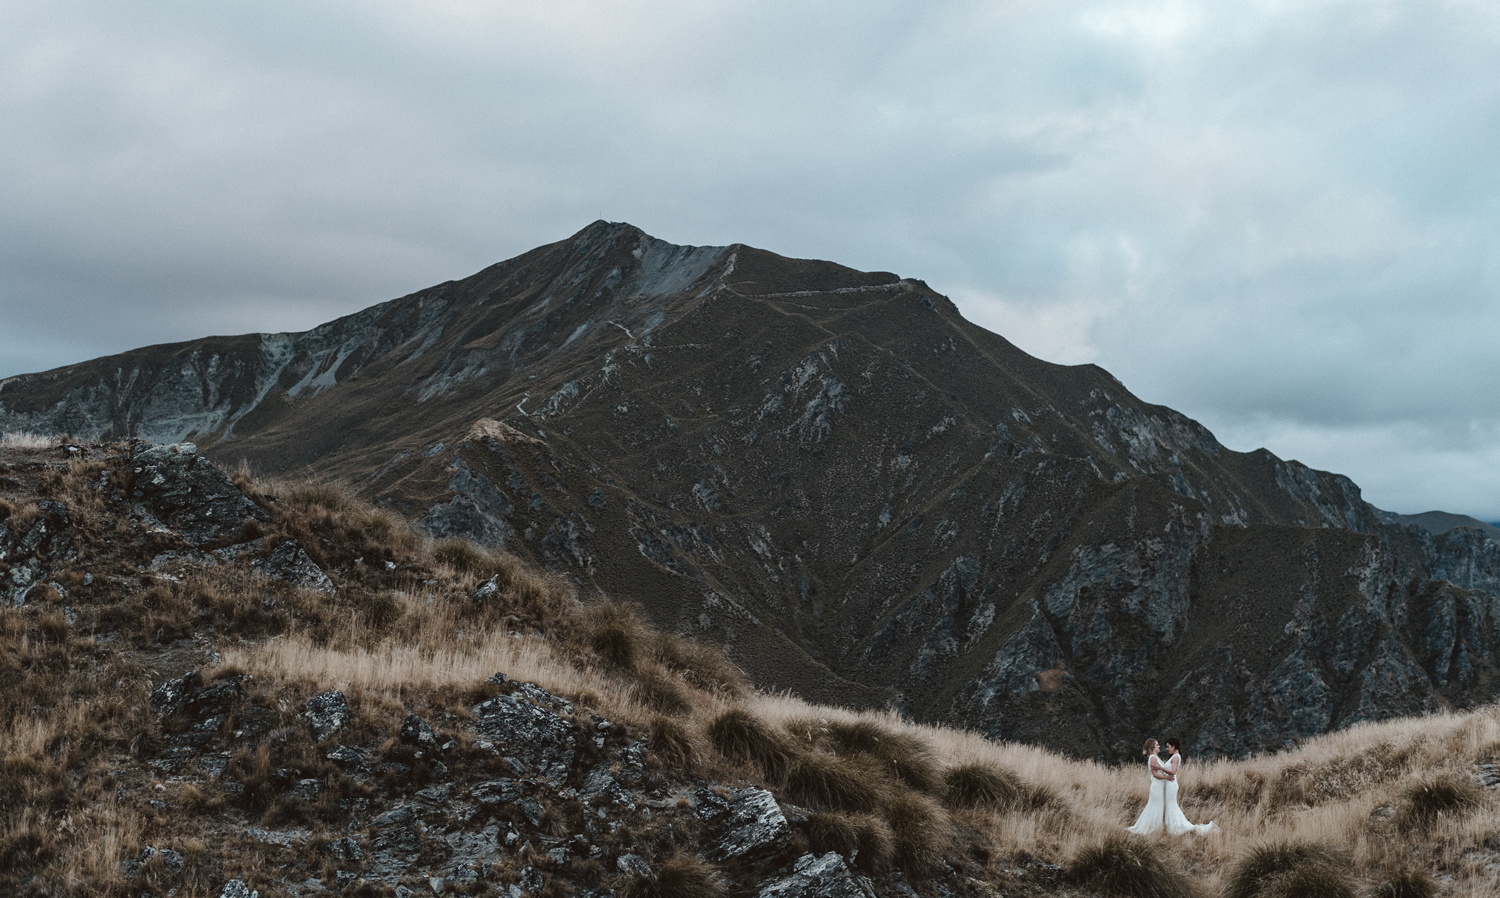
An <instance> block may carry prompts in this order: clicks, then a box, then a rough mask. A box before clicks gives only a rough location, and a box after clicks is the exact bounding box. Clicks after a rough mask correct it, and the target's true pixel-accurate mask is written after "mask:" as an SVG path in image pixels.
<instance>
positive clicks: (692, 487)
mask: <svg viewBox="0 0 1500 898" xmlns="http://www.w3.org/2000/svg"><path fill="white" fill-rule="evenodd" d="M0 427H3V428H4V429H5V430H9V431H20V430H34V431H45V432H53V433H61V432H66V433H74V434H86V435H90V436H96V437H104V438H113V437H124V436H139V437H144V438H147V439H151V440H156V441H161V442H173V441H178V440H184V439H191V440H193V441H195V442H197V443H198V444H200V445H201V446H202V447H203V450H204V451H205V453H206V454H208V455H209V456H210V457H212V458H215V459H218V460H220V461H221V462H224V463H226V464H234V463H236V462H238V461H240V460H245V461H246V462H248V464H249V465H250V466H251V467H252V468H254V469H256V470H260V471H263V472H276V471H298V472H305V471H308V470H309V469H310V470H312V471H314V472H316V473H317V474H319V475H320V476H324V477H328V478H333V479H338V480H342V481H345V482H348V483H350V484H354V485H355V486H356V487H357V488H358V490H359V491H360V493H361V494H362V495H363V496H365V497H367V498H370V499H372V500H375V501H377V502H380V503H381V504H385V505H388V506H390V507H393V508H395V509H398V510H400V511H402V512H404V513H406V514H408V515H410V516H413V517H416V518H419V519H420V520H421V522H422V524H423V525H424V526H425V527H426V528H427V529H428V530H429V531H430V532H432V533H434V534H436V535H440V536H441V535H454V534H461V535H466V536H471V537H473V538H474V539H476V540H478V541H480V542H482V543H484V544H486V545H489V546H492V547H500V548H504V549H507V550H509V551H512V552H515V553H517V554H518V555H521V556H523V557H527V558H530V559H533V560H535V561H537V562H539V563H541V564H544V565H546V566H547V567H549V568H551V569H553V570H555V571H558V572H562V573H565V574H567V575H568V576H571V577H572V578H574V579H575V580H576V581H577V582H578V583H580V584H582V585H583V586H584V587H585V589H586V590H587V589H588V588H597V589H599V590H602V591H605V592H608V593H610V594H612V595H615V596H619V597H624V598H630V599H633V600H634V601H637V602H639V603H640V604H641V605H642V606H643V607H644V609H645V610H646V612H647V613H648V614H649V616H650V617H651V618H652V619H653V620H654V621H655V622H656V623H657V624H658V625H661V626H663V627H665V628H668V629H672V630H677V631H683V632H692V633H696V634H700V635H702V636H704V637H706V638H709V639H712V640H714V641H716V642H718V643H719V644H721V645H723V646H725V647H727V649H728V650H729V652H730V653H731V655H732V656H733V657H734V658H735V659H736V660H737V661H738V662H739V663H741V664H742V665H743V666H744V667H745V668H746V669H747V670H748V671H749V672H750V673H751V675H752V676H753V677H754V678H755V680H756V682H757V683H758V684H760V685H762V686H764V687H766V688H770V689H778V688H784V689H791V690H793V691H795V692H797V693H799V694H801V695H803V696H805V697H807V698H808V699H810V700H815V701H822V702H828V703H837V704H844V705H852V706H857V707H872V706H873V707H879V706H892V707H895V708H897V709H899V710H901V711H902V712H903V713H905V714H907V715H910V716H912V717H914V718H917V719H919V720H926V721H941V722H950V723H959V724H963V725H966V726H970V727H972V728H975V729H979V730H982V731H983V732H985V733H987V734H989V735H991V736H993V737H996V738H1001V739H1014V740H1022V741H1029V742H1038V743H1043V744H1046V745H1049V746H1052V747H1055V748H1058V749H1062V750H1065V751H1068V752H1071V753H1074V754H1076V755H1082V756H1092V757H1124V756H1126V755H1128V754H1130V753H1131V752H1132V751H1133V746H1135V745H1138V744H1139V743H1140V741H1141V738H1143V735H1144V734H1160V733H1163V732H1165V731H1168V730H1170V731H1176V732H1178V733H1180V734H1182V735H1183V736H1185V737H1187V738H1188V739H1189V740H1190V741H1191V742H1192V743H1193V744H1194V745H1196V746H1198V748H1199V750H1200V751H1209V752H1217V753H1224V754H1231V755H1244V754H1246V753H1248V752H1252V751H1260V750H1266V749H1271V748H1275V747H1279V746H1282V745H1285V744H1287V743H1289V742H1292V741H1295V740H1297V739H1299V738H1302V737H1305V736H1308V735H1312V734H1315V733H1321V732H1324V731H1327V730H1330V729H1336V728H1339V727H1343V726H1347V725H1348V724H1351V723H1354V722H1357V721H1362V720H1372V719H1380V718H1385V717H1390V716H1394V715H1400V714H1410V713H1419V712H1422V711H1427V710H1434V709H1438V708H1445V707H1467V706H1470V705H1474V704H1478V703H1483V702H1487V701H1489V700H1491V699H1492V697H1493V695H1494V693H1495V686H1496V684H1497V682H1500V679H1497V675H1496V667H1495V665H1496V660H1497V652H1500V602H1497V599H1496V595H1497V594H1500V546H1497V544H1496V543H1495V542H1494V541H1493V540H1491V539H1490V538H1489V537H1488V536H1487V535H1486V534H1485V533H1484V532H1482V531H1481V530H1478V529H1474V528H1463V527H1460V528H1457V529H1453V530H1449V531H1447V532H1444V533H1441V534H1434V533H1432V532H1430V531H1428V530H1426V529H1423V528H1422V527H1420V526H1414V525H1406V524H1401V523H1386V522H1385V521H1384V520H1383V519H1382V513H1381V512H1380V511H1379V510H1378V509H1375V508H1374V507H1373V506H1371V505H1369V504H1368V503H1366V502H1364V501H1363V500H1362V499H1361V497H1360V494H1359V490H1358V487H1356V486H1355V484H1354V483H1353V482H1352V481H1350V480H1349V479H1348V478H1346V477H1343V476H1340V475H1337V474H1330V473H1327V472H1321V471H1314V470H1312V469H1309V468H1307V467H1306V466H1304V465H1301V464H1299V463H1297V462H1294V461H1284V460H1282V459H1278V458H1276V457H1275V456H1274V455H1272V454H1271V453H1269V452H1267V451H1265V450H1258V451H1255V452H1250V453H1240V452H1234V451H1231V450H1228V449H1226V448H1225V447H1223V446H1221V445H1219V443H1218V441H1217V440H1215V439H1214V437H1213V435H1212V434H1211V433H1209V432H1208V431H1207V430H1206V429H1205V428H1203V427H1202V426H1201V425H1199V424H1197V423H1196V422H1194V421H1192V420H1190V419H1188V418H1186V417H1184V416H1183V415H1181V414H1179V413H1177V412H1174V411H1172V410H1171V409H1168V408H1163V407H1161V406H1154V405H1150V404H1148V403H1144V402H1142V401H1140V400H1139V399H1138V398H1136V397H1135V396H1133V395H1131V394H1130V392H1129V391H1128V390H1127V389H1126V388H1125V387H1124V386H1123V385H1122V384H1120V383H1119V382H1118V381H1117V380H1115V379H1114V378H1113V377H1112V376H1110V375H1109V374H1108V373H1107V372H1106V371H1104V370H1102V369H1100V368H1098V367H1096V366H1092V365H1082V366H1059V365H1052V364H1049V363H1046V362H1043V361H1040V360H1038V359H1035V358H1032V357H1031V356H1028V355H1027V354H1026V353H1024V352H1022V351H1021V350H1019V349H1017V348H1016V347H1015V346H1013V345H1012V344H1010V343H1009V342H1007V341H1006V340H1005V339H1004V338H1002V337H1000V336H998V335H996V334H993V333H990V332H988V331H986V330H984V329H983V328H980V327H978V326H976V325H974V324H973V323H971V322H968V321H966V320H964V319H963V317H962V316H961V315H960V314H959V313H958V310H957V309H956V308H955V307H954V306H953V304H952V303H951V302H950V301H948V300H947V298H945V297H943V296H942V295H940V294H938V293H937V292H935V291H933V290H932V289H931V288H929V287H928V286H927V285H926V284H924V283H922V282H921V281H916V280H910V279H905V278H901V277H898V276H897V275H894V274H890V273H886V272H859V271H854V270H852V269H849V268H845V267H843V266H839V265H836V264H833V263H830V262H820V261H809V260H799V259H788V258H784V257H781V256H778V255H775V254H773V253H769V252H766V251H763V250H758V249H754V248H752V247H748V246H743V245H734V246H728V247H684V246H675V245H672V244H669V243H665V242H663V241H660V240H656V239H654V238H652V237H650V236H648V235H646V234H644V233H643V232H641V231H640V230H638V229H636V228H634V227H631V226H629V225H624V224H611V223H606V222H596V223H594V224H592V225H590V226H589V227H587V228H585V229H584V230H582V231H580V232H579V233H578V234H576V235H574V236H573V237H571V238H569V239H568V240H564V241H561V242H559V243H554V244H550V245H547V246H543V247H539V248H537V249H535V250H532V251H530V252H528V253H525V254H523V255H521V256H518V257H516V258H514V259H511V260H509V261H506V262H502V263H499V264H497V265H494V266H492V267H490V268H487V269H485V270H484V271H481V272H479V273H477V274H475V275H473V276H471V277H468V278H466V279H464V280H461V281H450V282H448V283H444V284H440V285H438V286H435V287H432V288H430V289H427V290H423V291H420V292H418V293H415V294H412V295H411V296H407V297H403V298H401V299H397V300H392V301H390V302H386V303H383V304H380V305H377V306H373V307H371V308H369V309H367V310H365V311H363V312H360V313H357V314H355V315H351V316H348V317H346V318H341V319H338V320H336V321H333V322H330V323H328V324H325V325H322V326H320V327H317V328H314V329H313V330H311V331H307V332H305V333H300V334H262V335H249V336H240V337H215V338H206V339H203V340H198V341H193V342H189V343H182V344H173V345H165V346H155V347H148V348H146V349H141V350H137V351H134V352H129V353H124V354H121V355H117V356H111V357H108V358H103V359H98V360H94V361H91V362H85V363H82V364H79V365H73V366H69V367H65V368H60V369H57V370H54V371H50V372H45V373H41V374H34V375H25V376H21V377H14V378H9V379H7V380H5V381H3V382H0Z"/></svg>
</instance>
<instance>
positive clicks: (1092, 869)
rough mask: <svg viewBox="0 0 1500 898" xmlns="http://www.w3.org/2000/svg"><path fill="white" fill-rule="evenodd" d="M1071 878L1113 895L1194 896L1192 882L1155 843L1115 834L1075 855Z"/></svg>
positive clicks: (1125, 897)
mask: <svg viewBox="0 0 1500 898" xmlns="http://www.w3.org/2000/svg"><path fill="white" fill-rule="evenodd" d="M1064 875H1065V876H1066V877H1067V879H1069V880H1070V881H1072V882H1074V883H1076V884H1078V885H1080V886H1083V887H1084V888H1087V889H1090V890H1092V891H1095V892H1098V893H1099V894H1100V895H1107V896H1110V898H1192V895H1193V888H1192V883H1191V881H1190V880H1189V879H1188V878H1187V876H1186V875H1184V874H1183V872H1182V870H1181V868H1179V867H1178V866H1177V865H1176V864H1174V863H1173V862H1172V861H1171V860H1170V859H1169V856H1168V855H1167V854H1166V853H1165V852H1163V851H1162V850H1161V848H1160V847H1158V846H1157V845H1156V844H1155V843H1153V842H1150V841H1147V840H1145V839H1140V838H1136V837H1134V836H1128V835H1125V834H1124V833H1116V834H1114V835H1110V836H1106V837H1105V839H1104V841H1102V842H1100V843H1098V844H1097V845H1089V846H1086V847H1085V848H1083V849H1082V850H1080V851H1079V852H1078V853H1077V854H1075V855H1074V856H1073V857H1072V858H1071V859H1070V860H1069V861H1068V863H1067V865H1066V867H1065V868H1064Z"/></svg>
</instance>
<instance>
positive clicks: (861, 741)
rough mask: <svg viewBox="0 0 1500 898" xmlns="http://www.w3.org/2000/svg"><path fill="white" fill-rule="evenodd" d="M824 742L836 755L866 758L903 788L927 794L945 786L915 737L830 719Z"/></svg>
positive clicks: (929, 752)
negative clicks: (863, 756) (844, 754)
mask: <svg viewBox="0 0 1500 898" xmlns="http://www.w3.org/2000/svg"><path fill="white" fill-rule="evenodd" d="M826 729H827V733H828V741H829V742H831V743H832V745H833V746H834V748H835V750H837V751H839V752H844V753H849V752H859V753H862V754H866V755H869V756H870V757H871V758H873V759H874V760H875V761H877V762H878V763H879V764H880V766H881V767H883V768H884V769H885V770H886V772H888V773H889V774H890V775H891V776H892V777H894V778H895V779H896V780H897V781H899V782H901V783H903V784H905V785H906V786H907V787H909V788H912V789H916V790H917V791H919V792H926V793H928V794H930V795H935V794H940V793H941V792H942V791H943V790H944V789H945V788H946V787H945V785H944V781H943V776H942V774H941V772H940V771H939V769H938V765H937V760H936V759H935V758H934V757H933V755H932V748H931V746H929V745H928V744H927V743H926V742H925V741H923V740H922V739H921V738H919V737H918V736H916V735H914V734H912V733H908V732H904V731H902V730H899V729H895V728H893V727H890V726H886V725H884V724H881V723H879V722H877V721H874V720H869V719H861V720H834V721H830V722H829V723H828V725H827V728H826Z"/></svg>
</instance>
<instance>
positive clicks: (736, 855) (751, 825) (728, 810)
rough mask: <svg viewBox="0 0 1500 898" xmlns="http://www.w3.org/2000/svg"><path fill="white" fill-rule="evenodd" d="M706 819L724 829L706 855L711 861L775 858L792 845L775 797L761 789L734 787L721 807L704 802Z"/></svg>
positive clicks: (789, 829)
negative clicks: (706, 809)
mask: <svg viewBox="0 0 1500 898" xmlns="http://www.w3.org/2000/svg"><path fill="white" fill-rule="evenodd" d="M706 806H707V808H708V809H709V812H708V813H706V814H705V815H704V816H706V817H707V818H708V819H709V820H711V821H713V822H714V823H716V824H718V825H719V826H720V827H722V829H723V835H722V836H720V837H719V841H718V842H717V843H715V844H714V845H713V847H711V848H710V849H709V850H708V851H707V852H705V854H706V856H707V857H708V858H710V859H711V860H716V861H727V860H750V861H760V862H766V861H775V860H777V859H778V858H779V857H780V856H781V855H782V854H784V853H785V852H786V851H788V850H789V849H790V847H791V836H792V828H791V826H790V825H789V824H788V823H787V820H786V815H785V814H783V813H782V812H781V806H780V805H778V804H777V803H776V796H774V795H772V794H771V793H770V792H767V791H766V790H764V789H756V788H748V789H736V790H735V791H734V793H733V794H731V795H730V797H729V800H728V802H727V804H726V805H725V806H724V807H723V808H719V807H717V806H716V805H715V804H713V803H709V804H707V805H706Z"/></svg>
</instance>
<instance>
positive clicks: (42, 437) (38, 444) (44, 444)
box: [0, 430, 62, 449]
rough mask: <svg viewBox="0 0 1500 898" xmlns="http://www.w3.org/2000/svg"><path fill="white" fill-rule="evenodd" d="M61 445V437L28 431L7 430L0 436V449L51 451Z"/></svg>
mask: <svg viewBox="0 0 1500 898" xmlns="http://www.w3.org/2000/svg"><path fill="white" fill-rule="evenodd" d="M60 445H62V437H58V436H53V435H51V434H45V433H33V432H31V431H28V430H14V431H11V430H8V431H6V432H5V433H3V434H0V449H53V448H56V447H57V446H60Z"/></svg>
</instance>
